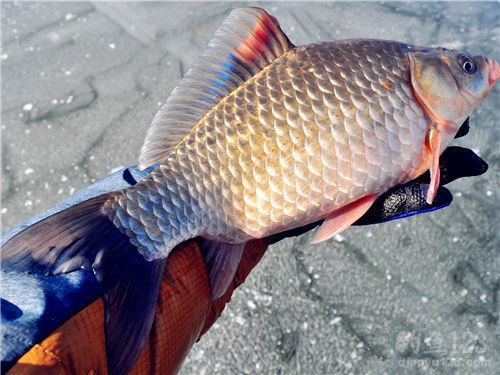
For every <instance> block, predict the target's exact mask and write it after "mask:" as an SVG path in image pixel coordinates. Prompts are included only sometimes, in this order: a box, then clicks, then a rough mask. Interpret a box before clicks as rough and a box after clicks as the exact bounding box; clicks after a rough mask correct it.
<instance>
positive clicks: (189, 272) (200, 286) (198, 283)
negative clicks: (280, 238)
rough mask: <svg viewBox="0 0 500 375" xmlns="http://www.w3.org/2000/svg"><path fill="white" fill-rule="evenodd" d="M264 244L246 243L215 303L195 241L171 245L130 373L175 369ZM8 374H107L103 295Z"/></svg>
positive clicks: (152, 372)
mask: <svg viewBox="0 0 500 375" xmlns="http://www.w3.org/2000/svg"><path fill="white" fill-rule="evenodd" d="M266 248H267V241H266V240H257V241H251V242H250V243H249V244H248V246H247V248H245V252H244V253H243V258H242V261H241V263H240V266H239V267H238V271H237V273H236V276H235V278H234V281H233V284H232V285H231V286H230V288H229V289H228V291H227V292H226V294H225V295H224V296H222V297H221V298H220V299H218V300H217V301H215V303H214V304H212V302H211V297H210V291H209V287H208V278H207V272H206V268H205V263H204V261H203V257H202V255H201V252H200V250H199V248H198V246H197V245H196V242H195V241H189V242H187V243H186V244H185V245H184V246H183V247H182V248H180V249H178V250H176V251H174V252H173V253H172V254H171V255H170V256H169V258H168V263H167V267H166V269H165V273H164V275H163V280H162V289H161V294H160V298H159V301H158V306H157V309H156V315H155V320H154V323H153V328H152V330H151V334H150V335H149V338H148V343H147V345H146V347H145V348H144V350H143V352H142V353H141V356H140V358H139V360H138V361H137V363H136V364H135V366H134V368H133V369H132V371H131V374H134V375H146V374H160V373H161V374H171V373H175V372H177V371H178V370H179V368H180V366H181V365H182V362H183V361H184V359H185V357H186V356H187V354H188V352H189V350H190V349H191V347H192V346H193V344H194V343H195V341H196V340H197V339H198V337H200V336H201V335H202V334H203V333H204V332H205V331H206V330H208V328H210V326H211V325H212V324H213V323H214V322H215V320H216V319H217V318H218V317H219V316H220V314H221V312H222V310H223V309H224V306H225V304H226V303H227V302H228V301H229V300H230V299H231V295H232V292H233V291H234V289H235V288H236V287H237V286H238V285H240V284H241V283H242V282H243V281H244V280H245V278H246V276H247V275H248V273H249V272H250V270H251V269H252V268H253V267H254V266H255V265H256V264H257V263H258V261H259V260H260V258H261V257H262V255H263V254H264V252H265V250H266ZM8 374H9V375H12V374H23V375H28V374H33V375H35V374H36V375H45V374H47V375H49V374H51V375H63V374H64V375H68V374H86V375H87V374H107V360H106V349H105V335H104V304H103V300H102V298H101V299H98V300H97V301H95V302H94V303H92V304H91V305H89V306H88V307H87V308H85V309H84V310H82V311H81V312H79V313H78V314H76V315H75V316H73V317H72V318H71V319H70V320H68V321H67V322H66V323H64V324H63V325H62V326H61V327H59V328H58V329H57V330H55V331H54V332H53V333H52V334H51V335H50V336H48V337H47V338H46V339H45V340H43V341H42V342H41V343H39V344H37V345H35V346H34V347H33V348H31V349H30V350H29V351H28V352H27V353H26V354H25V355H23V356H22V357H21V358H20V359H19V361H18V362H17V364H16V365H15V366H14V367H13V368H12V369H11V370H10V371H9V372H8Z"/></svg>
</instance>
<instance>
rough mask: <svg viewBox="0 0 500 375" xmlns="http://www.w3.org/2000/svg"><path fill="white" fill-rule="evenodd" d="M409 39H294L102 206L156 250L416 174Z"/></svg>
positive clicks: (286, 217) (300, 221)
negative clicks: (305, 42)
mask: <svg viewBox="0 0 500 375" xmlns="http://www.w3.org/2000/svg"><path fill="white" fill-rule="evenodd" d="M408 48H409V46H407V45H404V44H399V43H395V42H382V41H360V40H350V41H342V42H326V43H321V44H315V45H308V46H303V47H297V48H295V49H293V50H292V51H290V52H288V53H286V54H285V55H283V56H282V57H280V58H278V59H277V60H275V61H274V62H273V63H272V64H271V65H270V66H268V67H266V68H265V69H264V70H263V71H261V72H260V73H259V74H257V75H256V76H254V77H253V78H251V79H250V80H249V81H247V82H246V83H245V84H244V85H242V86H240V87H239V88H238V89H236V90H235V91H234V92H232V93H231V94H230V95H228V96H227V97H226V98H224V99H223V100H222V101H221V102H220V103H219V104H218V105H217V106H215V107H214V108H213V109H212V110H211V111H210V112H209V113H207V114H206V115H205V116H204V117H203V118H202V119H201V120H200V121H199V122H198V124H197V125H196V126H195V128H194V129H193V130H192V131H191V132H190V133H189V134H188V135H187V136H186V137H185V138H184V140H183V141H182V142H181V143H180V144H179V145H178V146H177V147H176V149H175V151H174V152H173V153H172V154H171V155H169V157H168V158H167V159H166V160H165V161H164V162H163V163H162V164H161V166H160V167H159V168H157V169H156V170H155V171H154V172H153V173H152V174H151V175H150V176H148V177H147V178H146V179H145V180H143V181H141V182H140V183H139V184H138V185H136V186H135V187H134V188H130V189H127V190H124V191H122V192H119V193H118V194H117V195H116V197H115V199H114V200H113V201H109V202H108V204H107V207H108V208H107V209H108V214H109V215H110V217H111V218H113V220H114V222H115V224H116V225H117V226H118V227H119V228H121V229H122V230H123V231H125V232H126V233H127V234H128V235H129V236H130V237H131V238H132V242H134V244H136V245H137V246H138V247H139V250H140V251H141V253H142V254H143V255H145V256H146V257H148V258H157V257H160V256H162V257H164V256H166V255H167V254H168V252H169V251H170V249H171V248H173V247H174V246H175V245H176V244H178V243H179V242H181V241H183V240H185V239H187V238H191V237H195V236H199V235H201V236H204V237H207V238H210V239H216V240H219V241H227V242H232V243H238V242H243V241H246V240H248V239H250V238H253V237H263V236H267V235H269V234H272V233H276V232H280V231H283V230H287V229H291V228H294V227H297V226H301V225H304V224H306V223H310V222H313V221H315V220H318V219H320V218H322V217H324V216H325V215H326V214H328V213H330V212H332V211H334V210H335V209H337V208H339V207H342V206H344V205H346V204H348V203H349V202H353V201H355V200H357V199H359V198H361V197H363V196H366V195H367V194H373V193H380V192H383V191H386V190H387V189H389V188H390V187H392V186H395V185H397V184H400V183H403V182H406V181H408V180H410V179H411V178H414V177H415V174H416V172H417V169H418V168H420V169H421V166H420V163H421V161H422V150H423V145H424V141H425V136H426V132H427V123H426V120H425V116H424V113H423V111H422V109H421V107H420V105H419V104H418V101H417V99H416V98H415V97H414V94H413V91H412V89H411V87H410V83H409V72H408V63H407V58H406V55H405V52H406V51H407V50H408ZM420 172H421V171H420ZM134 239H135V240H134Z"/></svg>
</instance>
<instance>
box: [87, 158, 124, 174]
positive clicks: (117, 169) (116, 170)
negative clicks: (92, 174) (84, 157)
mask: <svg viewBox="0 0 500 375" xmlns="http://www.w3.org/2000/svg"><path fill="white" fill-rule="evenodd" d="M91 160H92V159H91ZM123 168H125V167H124V166H123V165H119V166H118V167H115V168H113V169H112V170H111V172H109V173H115V172H118V171H119V170H120V169H123Z"/></svg>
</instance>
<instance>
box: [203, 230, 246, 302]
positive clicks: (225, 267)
mask: <svg viewBox="0 0 500 375" xmlns="http://www.w3.org/2000/svg"><path fill="white" fill-rule="evenodd" d="M245 245H246V243H237V244H231V243H227V242H217V241H210V240H205V239H204V240H203V242H202V244H201V251H202V253H203V259H204V260H205V265H206V267H207V273H208V281H209V284H210V292H211V293H212V301H215V300H216V299H218V298H219V297H221V296H222V295H223V294H224V293H225V292H226V290H227V288H228V287H229V285H230V284H231V281H232V280H233V278H234V274H235V273H236V269H237V268H238V265H239V264H240V260H241V256H242V254H243V250H244V249H245Z"/></svg>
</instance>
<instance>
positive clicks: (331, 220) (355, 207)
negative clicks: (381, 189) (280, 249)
mask: <svg viewBox="0 0 500 375" xmlns="http://www.w3.org/2000/svg"><path fill="white" fill-rule="evenodd" d="M378 196H379V194H371V195H367V196H366V197H363V198H361V199H358V200H357V201H355V202H352V203H349V204H348V205H346V206H344V207H341V208H339V209H337V210H335V211H333V212H332V213H331V214H329V215H328V216H327V217H326V218H325V221H324V222H323V224H322V225H321V228H319V230H318V232H317V233H316V236H315V237H314V240H313V241H312V243H319V242H323V241H326V240H328V239H330V238H332V237H334V236H336V235H337V234H339V233H340V232H342V231H343V230H345V229H347V228H349V227H350V226H351V225H352V224H353V223H354V222H355V221H356V220H358V219H359V218H360V217H361V216H363V215H364V214H365V212H366V211H368V209H369V208H370V207H371V206H372V204H373V202H375V201H376V200H377V198H378Z"/></svg>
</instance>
